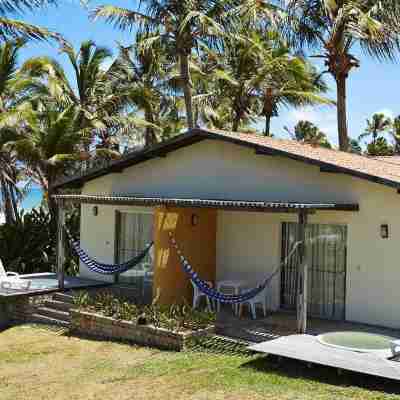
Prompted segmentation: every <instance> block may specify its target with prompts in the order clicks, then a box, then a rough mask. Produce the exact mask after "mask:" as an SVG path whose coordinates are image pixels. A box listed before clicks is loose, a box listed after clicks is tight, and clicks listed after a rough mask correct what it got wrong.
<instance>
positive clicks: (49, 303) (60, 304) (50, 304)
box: [44, 300, 74, 312]
mask: <svg viewBox="0 0 400 400" xmlns="http://www.w3.org/2000/svg"><path fill="white" fill-rule="evenodd" d="M44 304H45V307H47V308H52V309H54V310H60V311H67V312H68V311H69V310H70V309H71V308H73V307H74V305H73V304H71V303H69V302H68V303H67V302H65V301H58V300H46V301H45V303H44Z"/></svg>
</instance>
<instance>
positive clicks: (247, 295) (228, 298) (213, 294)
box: [170, 233, 302, 304]
mask: <svg viewBox="0 0 400 400" xmlns="http://www.w3.org/2000/svg"><path fill="white" fill-rule="evenodd" d="M170 242H171V244H172V246H173V247H174V248H175V250H176V252H177V254H178V256H179V259H180V262H181V266H182V268H183V270H184V271H185V273H186V274H188V275H189V278H190V280H191V281H192V282H193V283H194V284H195V285H196V287H197V288H198V289H199V290H200V291H201V292H202V293H204V294H205V295H206V296H207V297H209V298H210V299H214V300H217V301H218V302H220V303H229V304H240V303H244V302H246V301H248V300H251V299H252V298H254V297H256V296H257V295H258V294H260V293H261V292H262V291H263V290H264V289H265V288H266V287H267V286H268V285H269V284H270V283H271V281H272V279H273V278H274V277H275V276H276V275H277V274H278V273H279V272H280V271H281V268H282V266H284V265H286V264H287V262H288V261H289V260H290V258H291V257H292V256H293V254H294V253H295V252H296V250H297V248H298V247H299V245H300V244H301V243H302V242H301V241H298V242H296V243H295V244H294V245H293V248H292V250H291V251H290V253H289V254H288V255H287V257H286V258H285V259H284V260H283V261H282V262H281V263H280V264H279V266H278V267H277V268H276V269H275V270H274V271H273V272H272V274H271V275H269V276H268V277H267V278H266V279H265V280H264V281H263V282H262V283H261V284H260V285H259V286H257V287H255V288H253V289H250V290H248V291H246V292H244V293H240V294H238V295H228V294H224V293H222V292H219V291H217V290H215V289H213V288H212V287H211V286H209V285H208V283H207V282H206V281H204V280H202V279H200V278H199V276H198V274H197V273H196V272H195V271H194V269H193V268H192V266H191V265H190V264H189V262H188V261H187V260H186V258H185V257H184V256H183V254H182V251H181V250H180V248H179V246H178V244H177V242H176V240H175V239H174V237H173V236H172V234H171V233H170Z"/></svg>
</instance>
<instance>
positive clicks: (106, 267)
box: [64, 226, 154, 275]
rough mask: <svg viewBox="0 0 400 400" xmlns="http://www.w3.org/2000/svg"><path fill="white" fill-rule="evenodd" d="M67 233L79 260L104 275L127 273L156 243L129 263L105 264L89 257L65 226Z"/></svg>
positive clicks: (149, 245) (150, 244)
mask: <svg viewBox="0 0 400 400" xmlns="http://www.w3.org/2000/svg"><path fill="white" fill-rule="evenodd" d="M64 229H65V232H66V233H67V237H68V240H69V243H70V245H71V247H72V249H73V250H74V252H75V254H76V255H77V256H78V257H79V259H80V260H81V261H82V262H83V263H84V264H85V265H86V266H87V267H88V268H89V269H90V270H91V271H93V272H96V273H98V274H102V275H113V274H121V273H123V272H126V271H128V270H130V269H132V268H134V267H136V266H137V265H138V264H140V263H141V262H142V261H143V260H144V258H145V257H146V256H147V254H148V253H149V251H150V249H151V248H152V246H153V244H154V242H151V243H149V244H148V245H147V246H146V247H145V248H144V250H142V251H141V252H140V253H139V254H138V255H137V256H135V257H134V258H132V259H131V260H129V261H126V262H124V263H122V264H105V263H100V262H98V261H96V260H95V259H94V258H91V257H89V255H88V254H87V253H86V252H85V251H84V250H83V249H81V248H80V246H79V242H78V241H76V240H74V238H73V236H72V234H71V232H70V231H69V230H68V228H67V227H66V226H64Z"/></svg>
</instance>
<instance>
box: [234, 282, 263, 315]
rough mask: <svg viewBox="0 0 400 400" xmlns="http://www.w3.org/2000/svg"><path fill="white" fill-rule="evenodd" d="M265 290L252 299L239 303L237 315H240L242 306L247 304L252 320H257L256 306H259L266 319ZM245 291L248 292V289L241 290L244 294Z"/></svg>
mask: <svg viewBox="0 0 400 400" xmlns="http://www.w3.org/2000/svg"><path fill="white" fill-rule="evenodd" d="M267 289H268V287H266V288H265V289H264V290H263V291H261V292H260V293H258V295H257V296H255V297H253V298H252V299H250V300H247V301H245V302H243V303H240V306H239V315H242V312H243V306H244V305H245V304H248V305H249V307H250V312H251V316H252V318H253V319H256V318H257V314H256V307H257V305H258V304H260V305H261V307H262V310H263V314H264V317H266V316H267ZM247 290H249V289H243V292H246V291H247Z"/></svg>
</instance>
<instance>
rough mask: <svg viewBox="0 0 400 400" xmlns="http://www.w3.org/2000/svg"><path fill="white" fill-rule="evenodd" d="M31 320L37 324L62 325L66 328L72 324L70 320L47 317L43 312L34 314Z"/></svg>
mask: <svg viewBox="0 0 400 400" xmlns="http://www.w3.org/2000/svg"><path fill="white" fill-rule="evenodd" d="M30 322H34V323H37V324H45V325H56V326H62V327H65V328H68V327H69V325H70V324H69V322H68V321H61V320H59V319H56V318H51V317H46V316H44V315H41V314H32V315H31V317H30Z"/></svg>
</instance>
